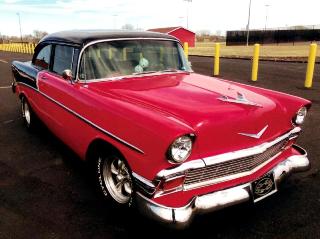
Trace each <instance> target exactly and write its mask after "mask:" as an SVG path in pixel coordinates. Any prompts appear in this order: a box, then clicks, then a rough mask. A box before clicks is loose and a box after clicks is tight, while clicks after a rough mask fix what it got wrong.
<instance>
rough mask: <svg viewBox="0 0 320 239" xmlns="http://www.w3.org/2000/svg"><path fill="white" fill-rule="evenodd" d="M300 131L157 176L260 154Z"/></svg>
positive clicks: (297, 128)
mask: <svg viewBox="0 0 320 239" xmlns="http://www.w3.org/2000/svg"><path fill="white" fill-rule="evenodd" d="M300 131H301V128H300V127H295V128H293V129H292V130H290V131H289V132H287V133H286V134H284V135H281V136H280V137H278V138H276V139H275V140H273V141H271V142H266V143H263V144H260V145H257V146H254V147H251V148H247V149H241V150H237V151H233V152H229V153H224V154H219V155H215V156H211V157H207V158H203V159H196V160H192V161H189V162H186V163H183V164H181V165H179V166H178V167H175V168H171V169H163V170H161V171H160V172H159V173H158V174H157V178H165V179H168V178H170V177H173V176H175V175H177V174H183V173H184V172H185V171H187V170H189V169H195V168H201V167H205V166H209V165H213V164H217V163H222V162H226V161H229V160H233V159H237V158H242V157H248V156H252V155H256V154H260V153H263V152H264V151H266V150H267V149H268V148H269V147H271V146H273V145H275V144H277V143H278V142H280V141H281V140H284V139H285V138H289V136H290V135H291V134H296V133H299V132H300Z"/></svg>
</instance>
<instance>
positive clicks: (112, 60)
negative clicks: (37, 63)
mask: <svg viewBox="0 0 320 239" xmlns="http://www.w3.org/2000/svg"><path fill="white" fill-rule="evenodd" d="M161 71H164V72H167V71H191V69H190V67H189V64H188V62H187V60H186V58H185V56H184V53H183V49H182V47H181V45H180V44H179V43H178V42H175V41H169V40H147V39H146V40H121V41H108V42H100V43H96V44H93V45H90V46H88V47H87V48H86V49H85V50H84V52H83V54H82V58H81V62H80V69H79V78H80V80H93V79H102V78H110V77H121V76H128V75H137V74H147V73H154V72H161Z"/></svg>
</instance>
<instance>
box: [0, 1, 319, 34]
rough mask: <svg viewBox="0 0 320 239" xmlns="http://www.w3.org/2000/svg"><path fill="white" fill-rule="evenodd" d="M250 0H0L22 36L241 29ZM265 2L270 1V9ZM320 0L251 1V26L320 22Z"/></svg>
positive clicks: (2, 14) (6, 28)
mask: <svg viewBox="0 0 320 239" xmlns="http://www.w3.org/2000/svg"><path fill="white" fill-rule="evenodd" d="M248 4H249V0H219V1H216V0H192V2H191V3H188V2H186V1H183V0H161V1H159V0H158V1H155V0H136V1H133V0H105V1H98V0H95V1H94V0H47V1H40V0H26V1H24V0H2V1H0V22H1V24H0V33H1V34H4V35H19V23H18V16H17V12H19V14H20V16H21V25H22V33H23V34H30V33H32V32H33V30H43V31H47V32H49V33H51V32H55V31H60V30H67V29H114V28H121V26H123V25H124V24H126V23H129V24H132V25H133V26H134V27H138V28H142V29H149V28H155V27H166V26H178V25H182V26H185V27H186V24H187V15H188V16H189V17H188V19H189V28H190V29H191V30H193V31H198V30H204V29H206V30H210V31H212V32H216V31H217V30H220V31H225V30H230V29H243V28H245V26H246V24H247V17H248ZM265 5H269V7H266V6H265ZM319 9H320V1H319V0H303V1H302V0H252V17H251V26H252V27H253V28H264V26H265V23H266V15H268V19H267V27H284V26H291V25H304V24H308V25H313V24H320V14H319Z"/></svg>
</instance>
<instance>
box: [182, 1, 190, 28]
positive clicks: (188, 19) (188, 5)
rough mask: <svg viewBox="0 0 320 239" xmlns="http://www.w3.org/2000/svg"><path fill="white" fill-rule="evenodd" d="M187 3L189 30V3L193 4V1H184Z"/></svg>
mask: <svg viewBox="0 0 320 239" xmlns="http://www.w3.org/2000/svg"><path fill="white" fill-rule="evenodd" d="M183 1H185V2H187V29H189V3H192V0H183Z"/></svg>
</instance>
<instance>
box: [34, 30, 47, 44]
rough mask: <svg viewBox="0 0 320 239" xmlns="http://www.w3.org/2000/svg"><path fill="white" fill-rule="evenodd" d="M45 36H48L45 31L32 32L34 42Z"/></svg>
mask: <svg viewBox="0 0 320 239" xmlns="http://www.w3.org/2000/svg"><path fill="white" fill-rule="evenodd" d="M46 35H48V33H47V32H45V31H40V30H34V31H33V36H34V38H35V40H36V42H38V41H40V40H41V39H42V38H43V37H44V36H46Z"/></svg>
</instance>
